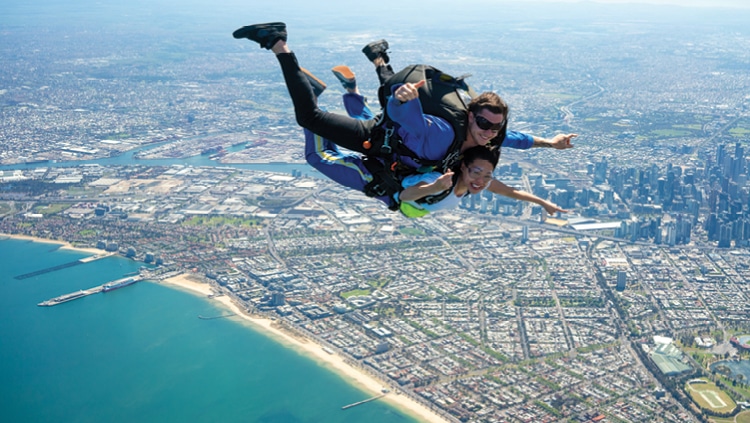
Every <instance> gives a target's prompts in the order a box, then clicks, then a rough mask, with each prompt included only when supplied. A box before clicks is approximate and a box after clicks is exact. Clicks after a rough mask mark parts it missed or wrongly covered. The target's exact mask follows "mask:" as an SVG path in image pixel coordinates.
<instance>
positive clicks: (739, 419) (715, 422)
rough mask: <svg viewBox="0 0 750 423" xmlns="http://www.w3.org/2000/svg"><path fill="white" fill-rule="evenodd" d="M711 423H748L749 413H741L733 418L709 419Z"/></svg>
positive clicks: (749, 420) (749, 419) (749, 422)
mask: <svg viewBox="0 0 750 423" xmlns="http://www.w3.org/2000/svg"><path fill="white" fill-rule="evenodd" d="M709 421H710V422H712V423H750V411H743V412H742V413H740V414H738V415H736V416H734V417H711V418H709Z"/></svg>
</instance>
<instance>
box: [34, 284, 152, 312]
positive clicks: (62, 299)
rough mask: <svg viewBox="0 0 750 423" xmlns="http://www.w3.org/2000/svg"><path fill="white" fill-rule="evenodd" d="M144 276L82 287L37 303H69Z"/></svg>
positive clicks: (41, 304) (45, 304) (54, 304)
mask: <svg viewBox="0 0 750 423" xmlns="http://www.w3.org/2000/svg"><path fill="white" fill-rule="evenodd" d="M142 279H143V278H140V277H127V278H122V279H117V280H114V281H111V282H107V283H105V284H102V285H99V286H95V287H93V288H89V289H81V290H79V291H75V292H71V293H68V294H64V295H60V296H59V297H55V298H50V299H49V300H47V301H42V302H41V303H39V304H37V305H38V306H39V307H52V306H56V305H58V304H62V303H67V302H68V301H73V300H77V299H79V298H83V297H88V296H89V295H92V294H98V293H100V292H107V291H112V290H114V289H118V288H120V287H124V286H128V285H132V284H134V283H135V282H138V281H140V280H142Z"/></svg>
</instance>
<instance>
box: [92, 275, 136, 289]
mask: <svg viewBox="0 0 750 423" xmlns="http://www.w3.org/2000/svg"><path fill="white" fill-rule="evenodd" d="M140 280H141V278H134V277H128V278H122V279H118V280H116V281H112V282H107V283H105V284H104V285H102V292H109V291H114V290H115V289H119V288H124V287H126V286H128V285H132V284H134V283H136V282H138V281H140Z"/></svg>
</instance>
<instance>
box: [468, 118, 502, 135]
mask: <svg viewBox="0 0 750 423" xmlns="http://www.w3.org/2000/svg"><path fill="white" fill-rule="evenodd" d="M474 122H476V123H477V126H478V127H479V129H481V130H482V131H486V130H488V129H489V130H492V131H495V132H497V131H499V130H500V129H502V127H503V124H504V123H505V120H504V119H503V121H502V122H500V123H492V122H490V121H489V120H487V118H485V117H484V116H481V115H474Z"/></svg>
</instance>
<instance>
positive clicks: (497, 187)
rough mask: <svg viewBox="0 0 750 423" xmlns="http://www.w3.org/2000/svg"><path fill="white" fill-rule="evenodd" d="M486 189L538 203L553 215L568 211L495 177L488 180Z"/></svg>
mask: <svg viewBox="0 0 750 423" xmlns="http://www.w3.org/2000/svg"><path fill="white" fill-rule="evenodd" d="M487 189H488V190H489V191H490V192H491V193H493V194H499V195H504V196H506V197H510V198H513V199H516V200H521V201H528V202H530V203H536V204H539V205H540V206H542V207H544V210H546V211H547V213H549V214H550V215H553V214H555V213H556V212H561V213H567V212H568V211H567V210H565V209H562V208H560V207H559V206H558V205H557V204H555V203H552V202H549V201H547V200H543V199H541V198H539V197H537V196H536V195H534V194H532V193H530V192H526V191H520V190H517V189H515V188H513V187H510V186H508V185H505V184H504V183H502V182H500V181H498V180H497V179H493V180H492V182H490V186H489V188H487Z"/></svg>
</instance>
